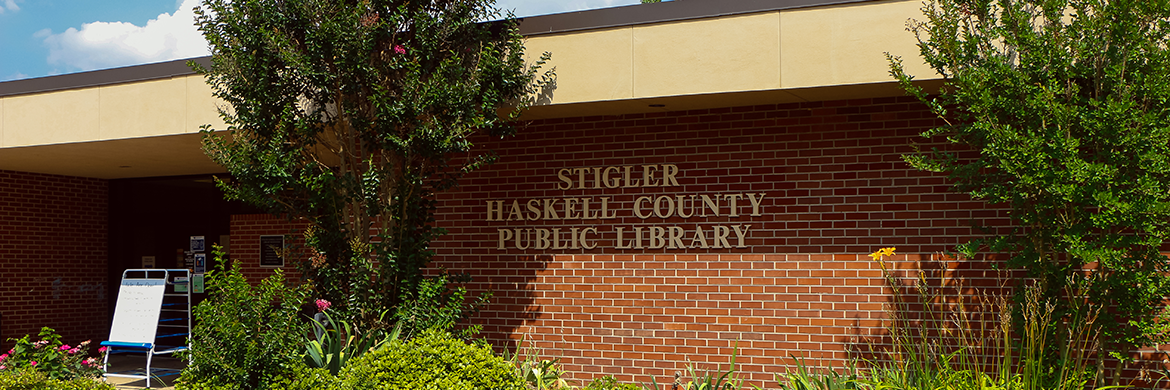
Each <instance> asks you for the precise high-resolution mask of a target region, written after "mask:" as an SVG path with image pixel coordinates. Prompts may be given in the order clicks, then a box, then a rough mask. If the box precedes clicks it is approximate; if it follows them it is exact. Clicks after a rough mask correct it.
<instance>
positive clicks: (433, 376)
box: [341, 330, 524, 390]
mask: <svg viewBox="0 0 1170 390" xmlns="http://www.w3.org/2000/svg"><path fill="white" fill-rule="evenodd" d="M515 370H516V368H515V367H513V366H512V365H511V364H509V363H508V361H506V360H504V359H503V358H501V357H499V356H496V355H495V354H494V353H493V352H492V350H491V348H489V347H487V346H486V345H475V344H468V343H467V342H464V341H462V340H459V339H457V338H455V337H453V336H452V335H451V334H449V333H446V332H440V331H437V330H428V331H426V332H424V333H423V334H422V335H421V336H420V337H416V338H414V339H411V340H409V341H395V342H393V343H391V344H390V345H389V346H387V347H386V348H382V349H381V350H378V351H374V352H371V353H368V354H366V355H364V356H362V357H361V358H359V359H357V360H355V361H352V362H350V364H349V365H348V366H346V368H345V369H343V370H342V371H341V379H342V381H343V384H344V386H345V387H344V388H346V389H396V390H413V389H443V390H448V389H450V390H461V389H466V390H481V389H483V390H522V389H524V383H523V382H522V381H521V380H520V378H519V377H517V376H516V372H515Z"/></svg>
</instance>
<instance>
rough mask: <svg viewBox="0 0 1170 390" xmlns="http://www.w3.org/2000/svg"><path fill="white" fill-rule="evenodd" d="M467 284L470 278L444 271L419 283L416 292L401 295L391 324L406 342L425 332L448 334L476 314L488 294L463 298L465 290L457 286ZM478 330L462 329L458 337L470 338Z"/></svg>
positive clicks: (473, 328)
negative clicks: (405, 338)
mask: <svg viewBox="0 0 1170 390" xmlns="http://www.w3.org/2000/svg"><path fill="white" fill-rule="evenodd" d="M469 281H471V275H467V274H448V273H447V272H446V271H444V272H442V273H440V274H439V275H436V276H433V277H428V278H423V279H422V280H420V281H419V283H418V290H417V291H412V292H408V293H405V294H403V295H402V297H401V299H400V300H401V301H402V304H400V305H399V306H398V307H397V309H396V311H395V313H394V318H395V322H396V323H397V324H398V325H399V326H401V327H402V331H403V332H404V333H403V334H404V335H405V336H406V337H407V338H410V337H413V336H414V335H416V334H418V333H422V332H423V331H425V330H428V329H438V330H441V331H451V330H452V329H454V328H455V326H456V325H457V324H459V323H461V322H464V321H466V320H467V318H468V317H470V316H471V315H473V314H475V313H477V312H479V310H480V308H482V307H483V306H485V305H487V302H488V299H490V298H491V296H492V294H491V293H490V292H485V293H483V294H480V295H479V296H478V297H471V298H470V299H469V298H467V288H466V287H463V286H462V285H461V284H462V283H467V282H469ZM479 327H480V326H470V327H467V328H464V329H463V330H462V331H461V332H460V334H459V336H460V337H462V338H465V339H466V338H470V337H471V336H474V335H475V334H476V333H479Z"/></svg>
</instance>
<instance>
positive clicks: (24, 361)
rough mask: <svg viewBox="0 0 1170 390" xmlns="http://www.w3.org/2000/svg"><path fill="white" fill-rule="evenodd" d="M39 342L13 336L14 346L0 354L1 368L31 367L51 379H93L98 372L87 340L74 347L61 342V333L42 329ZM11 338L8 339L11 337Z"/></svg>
mask: <svg viewBox="0 0 1170 390" xmlns="http://www.w3.org/2000/svg"><path fill="white" fill-rule="evenodd" d="M39 336H40V337H41V339H40V341H36V342H32V341H29V336H28V335H25V336H24V337H21V338H20V339H16V340H15V341H16V346H14V347H12V349H10V350H8V352H7V353H4V354H0V371H4V370H20V369H24V368H28V369H33V370H36V371H38V372H42V373H44V374H45V375H46V376H48V377H49V378H51V379H56V380H70V379H74V378H96V377H98V376H99V375H101V362H99V361H98V359H97V358H94V357H87V356H88V353H87V352H88V350H89V340H86V341H83V342H81V344H78V345H77V346H70V345H69V344H63V343H61V336H60V335H57V334H56V333H54V331H53V328H49V327H44V328H41V333H40V334H39ZM10 340H11V339H10Z"/></svg>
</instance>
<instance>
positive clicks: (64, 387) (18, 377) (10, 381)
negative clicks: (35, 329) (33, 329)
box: [0, 367, 115, 390]
mask: <svg viewBox="0 0 1170 390" xmlns="http://www.w3.org/2000/svg"><path fill="white" fill-rule="evenodd" d="M0 389H4V390H115V388H114V386H112V385H110V384H108V383H104V382H99V381H97V380H96V379H93V378H73V379H54V378H52V377H50V376H49V374H48V373H46V372H42V371H37V370H34V369H32V368H31V367H25V368H19V369H7V370H0Z"/></svg>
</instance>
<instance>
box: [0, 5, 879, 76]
mask: <svg viewBox="0 0 1170 390" xmlns="http://www.w3.org/2000/svg"><path fill="white" fill-rule="evenodd" d="M873 1H881V0H675V1H668V2H664V3H654V4H634V5H628V6H623V7H612V8H602V9H594V10H587V11H577V12H566V13H560V14H550V15H540V16H530V17H525V18H520V19H519V20H520V33H521V34H522V35H524V36H534V35H545V34H557V33H565V32H573V31H581V30H594V29H603V28H613V27H622V26H633V25H639V24H650V23H662V22H671V21H679V20H688V19H701V18H713V17H720V16H729V15H740V14H749V13H757V12H768V11H778V10H785V9H794V8H809V7H824V6H832V5H841V4H852V3H864V2H873ZM187 61H195V62H196V63H199V64H201V65H203V66H211V57H196V58H188V59H182V60H173V61H167V62H158V63H153V64H145V65H134V66H127V67H121V68H113V69H103V70H95V71H89V72H80V73H70V74H63V75H57V76H45V77H37V78H32V79H24V80H15V81H5V82H0V97H6V96H15V95H26V94H33V93H43V92H52V91H61V90H67V89H77V88H86V87H96V86H102V85H114V84H122V83H130V82H136V81H146V80H155V79H164V78H170V77H177V76H187V75H192V74H195V71H194V70H192V69H191V67H189V66H187Z"/></svg>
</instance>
